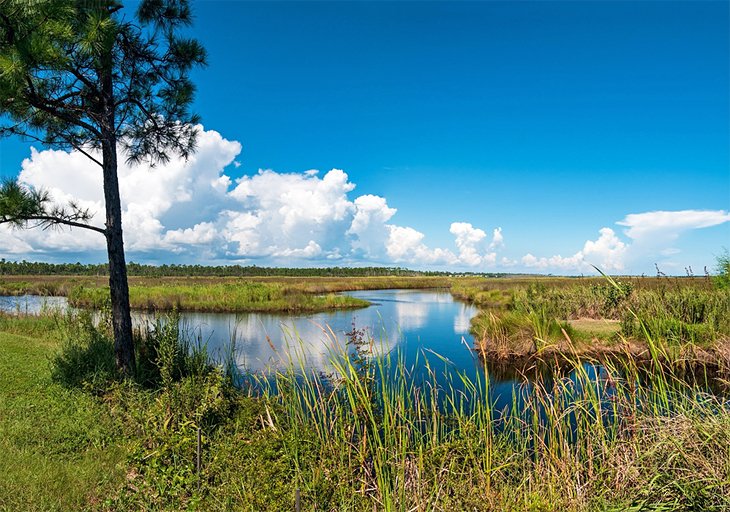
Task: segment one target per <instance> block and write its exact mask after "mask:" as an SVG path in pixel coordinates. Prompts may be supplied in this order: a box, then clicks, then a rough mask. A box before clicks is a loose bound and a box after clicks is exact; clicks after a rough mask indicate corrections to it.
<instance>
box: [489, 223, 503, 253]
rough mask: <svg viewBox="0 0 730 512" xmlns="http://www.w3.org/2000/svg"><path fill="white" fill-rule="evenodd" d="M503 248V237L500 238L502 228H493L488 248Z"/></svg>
mask: <svg viewBox="0 0 730 512" xmlns="http://www.w3.org/2000/svg"><path fill="white" fill-rule="evenodd" d="M503 246H504V236H502V228H494V232H493V233H492V242H491V243H490V244H489V248H490V249H494V248H498V247H503Z"/></svg>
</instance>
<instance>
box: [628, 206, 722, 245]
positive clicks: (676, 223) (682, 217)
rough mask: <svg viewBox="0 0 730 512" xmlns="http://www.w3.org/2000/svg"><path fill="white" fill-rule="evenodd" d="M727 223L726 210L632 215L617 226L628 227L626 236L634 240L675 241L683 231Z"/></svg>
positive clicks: (657, 212) (655, 212)
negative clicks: (655, 239)
mask: <svg viewBox="0 0 730 512" xmlns="http://www.w3.org/2000/svg"><path fill="white" fill-rule="evenodd" d="M725 222H730V213H728V212H726V211H725V210H678V211H653V212H645V213H632V214H629V215H627V216H626V218H624V220H622V221H619V222H617V223H616V224H618V225H620V226H626V227H628V229H627V230H626V236H628V237H629V238H632V239H634V240H647V239H651V238H659V239H665V240H674V239H676V238H677V237H678V236H679V235H680V234H681V233H682V232H683V231H687V230H690V229H700V228H708V227H711V226H717V225H719V224H723V223H725Z"/></svg>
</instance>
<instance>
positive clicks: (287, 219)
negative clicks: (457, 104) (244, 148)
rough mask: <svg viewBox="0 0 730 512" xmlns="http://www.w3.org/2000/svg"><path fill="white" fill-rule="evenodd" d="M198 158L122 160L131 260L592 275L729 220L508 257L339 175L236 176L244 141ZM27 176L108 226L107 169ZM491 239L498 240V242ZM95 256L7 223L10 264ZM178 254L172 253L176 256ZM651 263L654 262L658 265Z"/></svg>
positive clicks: (696, 215) (71, 237)
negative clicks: (437, 228) (411, 216)
mask: <svg viewBox="0 0 730 512" xmlns="http://www.w3.org/2000/svg"><path fill="white" fill-rule="evenodd" d="M198 143H199V147H198V151H197V152H196V153H195V154H193V155H192V156H191V157H190V158H189V159H188V160H184V159H181V158H175V157H173V158H171V159H170V161H169V162H167V163H165V164H161V165H158V166H156V167H154V168H152V167H150V166H148V165H144V164H142V165H135V166H131V165H127V164H126V163H125V158H124V155H121V154H120V155H119V162H120V165H119V180H120V193H121V198H122V216H123V226H124V232H125V247H126V249H127V251H128V252H129V253H130V258H134V259H136V260H138V261H145V260H157V259H160V260H176V261H181V260H182V261H204V262H206V263H222V262H225V261H235V262H244V263H245V262H247V263H250V262H259V261H260V262H262V263H263V264H284V265H297V264H298V263H297V262H300V261H301V262H312V263H330V264H331V263H336V264H353V263H354V264H357V263H360V262H363V263H368V264H405V265H409V266H449V267H452V268H469V269H472V270H494V269H504V270H512V271H514V270H521V269H532V270H538V271H551V272H552V271H555V272H563V273H574V272H590V271H592V270H593V268H592V265H595V266H597V267H598V268H601V269H602V270H606V271H622V270H625V269H626V268H627V267H629V266H630V265H631V264H632V262H635V261H638V260H640V259H641V258H649V257H651V258H656V257H657V256H661V257H666V258H674V257H675V256H676V255H677V254H678V253H679V248H678V246H677V244H676V243H675V242H676V241H677V239H678V238H679V237H680V235H681V234H682V233H684V232H686V231H689V230H694V229H702V228H709V227H712V226H717V225H720V224H723V223H727V222H729V221H730V213H728V212H727V211H725V210H681V211H652V212H644V213H632V214H629V215H626V217H625V218H623V219H622V220H620V221H619V222H617V224H618V225H619V226H621V227H622V228H623V229H622V230H618V232H616V231H614V229H611V228H610V227H603V228H601V229H600V230H599V232H598V236H597V237H596V238H595V239H590V240H587V241H585V242H584V243H583V244H582V247H581V246H580V245H578V246H577V247H575V248H574V249H573V250H576V249H578V250H577V251H576V252H574V253H571V252H569V253H568V255H567V256H562V255H561V254H557V255H553V256H539V255H535V254H534V253H533V252H529V253H527V254H525V255H524V256H522V257H521V258H520V257H518V256H516V255H515V254H502V253H503V252H504V247H505V243H504V236H503V232H502V228H501V227H496V228H492V230H491V231H485V230H484V229H482V228H481V227H477V226H475V225H473V224H472V223H469V222H464V221H459V222H453V223H452V224H451V225H450V228H449V233H450V234H451V235H452V236H453V245H452V246H450V247H435V246H433V245H432V244H431V243H429V241H428V240H427V237H426V235H425V234H424V233H423V232H421V231H419V230H418V229H416V228H415V227H413V226H403V225H399V224H397V222H396V220H397V219H396V215H397V209H396V208H394V207H393V206H391V205H389V204H388V201H387V199H386V198H385V197H382V196H378V195H373V194H362V195H357V194H355V192H354V191H355V184H354V183H352V182H351V181H350V180H349V177H348V175H347V173H345V172H344V171H343V170H340V169H332V170H330V171H327V172H319V171H318V170H315V169H312V170H307V171H305V172H298V173H297V172H295V173H286V172H276V171H274V170H260V171H258V172H257V173H255V174H252V175H244V176H243V177H241V178H239V179H237V180H233V179H231V177H230V175H229V174H228V173H227V169H228V168H229V167H230V168H235V167H237V163H239V160H237V158H238V157H239V155H240V153H241V145H240V144H239V143H238V142H236V141H230V140H227V139H225V138H224V137H222V136H221V135H220V134H219V133H217V132H215V131H213V130H205V129H203V127H200V134H199V139H198ZM19 179H20V181H22V182H24V183H25V184H27V185H30V186H33V187H36V188H43V189H45V190H47V191H48V192H49V193H50V194H51V196H52V198H53V199H54V200H55V201H57V202H59V203H66V202H68V201H69V200H72V199H73V200H74V201H76V202H77V203H78V204H79V206H81V207H82V208H88V209H89V210H90V211H91V212H92V213H94V214H95V217H94V219H93V221H94V223H95V224H96V225H99V226H101V225H102V224H103V221H104V198H103V189H102V179H101V171H100V169H99V167H98V166H97V165H96V164H95V163H94V162H92V161H90V160H89V159H87V158H86V157H85V156H84V155H81V154H79V153H76V152H65V151H55V150H45V151H38V150H36V149H32V150H31V154H30V156H29V158H27V159H25V160H24V161H23V162H22V166H21V170H20V174H19ZM490 235H491V236H490ZM64 254H67V255H70V256H69V257H73V258H77V257H79V256H80V255H83V254H86V255H87V256H88V255H91V254H96V259H103V257H104V255H105V247H104V240H103V237H101V236H99V234H98V233H95V232H90V231H87V230H79V229H76V230H68V229H62V230H50V231H41V230H12V229H10V228H9V227H8V226H7V225H0V257H10V258H14V259H18V258H23V257H27V258H30V259H44V258H45V259H48V258H55V259H63V255H64ZM170 255H174V257H170ZM650 261H651V262H652V263H653V262H654V261H656V260H655V259H652V260H650Z"/></svg>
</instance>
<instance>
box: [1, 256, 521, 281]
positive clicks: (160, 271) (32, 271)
mask: <svg viewBox="0 0 730 512" xmlns="http://www.w3.org/2000/svg"><path fill="white" fill-rule="evenodd" d="M127 272H128V273H129V275H130V276H145V277H186V276H200V277H265V276H272V277H371V276H372V277H378V276H442V277H443V276H453V275H474V276H486V277H501V276H506V275H508V274H501V273H473V272H459V273H454V272H439V271H418V270H410V269H407V268H401V267H325V268H283V267H258V266H256V265H249V266H242V265H222V266H207V265H176V264H172V265H167V264H166V265H159V266H157V265H142V264H140V263H134V262H132V263H129V264H128V265H127ZM107 273H108V266H107V264H105V263H102V264H82V263H40V262H32V261H25V260H23V261H6V260H5V259H0V275H74V276H99V275H106V274H107Z"/></svg>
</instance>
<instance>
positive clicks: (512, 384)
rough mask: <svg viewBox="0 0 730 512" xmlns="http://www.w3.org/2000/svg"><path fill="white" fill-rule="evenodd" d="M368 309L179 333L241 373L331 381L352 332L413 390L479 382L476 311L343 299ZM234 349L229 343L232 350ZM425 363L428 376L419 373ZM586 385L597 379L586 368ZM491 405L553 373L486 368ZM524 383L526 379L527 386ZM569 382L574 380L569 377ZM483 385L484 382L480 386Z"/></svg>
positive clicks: (42, 304) (227, 318)
mask: <svg viewBox="0 0 730 512" xmlns="http://www.w3.org/2000/svg"><path fill="white" fill-rule="evenodd" d="M347 294H348V295H351V296H353V297H357V298H362V299H365V300H368V301H370V302H371V303H372V305H371V306H370V307H367V308H363V309H356V310H341V311H331V312H324V313H315V314H304V315H289V314H267V313H239V314H229V313H195V312H187V313H182V314H181V315H180V316H181V319H180V323H181V329H182V330H183V331H184V332H186V334H187V335H188V336H190V337H192V338H193V339H195V340H197V341H199V342H200V343H203V344H205V345H206V346H207V349H208V353H209V354H210V355H211V357H212V358H213V359H216V360H219V361H222V360H224V358H226V357H227V355H228V354H230V350H231V347H232V346H234V347H235V352H234V354H235V361H236V364H237V365H238V367H239V368H240V369H242V370H246V371H250V372H266V371H268V370H274V369H283V368H286V367H287V365H289V364H292V363H293V364H295V366H296V367H299V365H300V363H301V362H302V361H303V362H304V366H306V368H307V369H312V370H316V371H321V372H324V373H330V372H332V370H333V367H332V364H331V360H332V357H333V354H334V353H337V352H338V351H339V352H340V353H342V351H343V350H350V349H351V347H348V345H347V340H348V335H347V333H348V332H351V331H353V328H354V329H357V330H358V331H360V332H361V333H363V334H364V336H366V337H368V338H370V337H372V339H373V340H374V343H373V347H374V351H375V352H376V353H379V354H386V353H387V354H390V355H391V357H392V358H396V357H399V358H401V360H402V361H403V363H404V364H405V367H406V368H411V367H413V366H416V370H415V371H414V372H412V374H411V375H412V376H413V378H414V379H415V380H416V384H419V381H422V380H425V379H428V380H434V379H435V380H436V383H437V384H439V385H442V386H445V387H447V388H453V389H455V390H456V391H459V389H460V388H461V387H462V384H461V381H460V379H459V377H458V376H457V375H456V374H455V372H454V370H457V371H458V372H459V373H461V374H462V375H464V376H466V377H467V378H468V379H470V380H471V381H474V380H475V379H476V378H477V377H481V376H482V375H483V372H484V371H485V368H484V366H483V365H482V363H481V362H480V360H479V358H478V357H477V354H476V352H474V350H473V347H474V339H473V337H472V336H471V334H470V333H469V327H470V321H471V319H472V317H473V316H474V315H475V314H476V313H477V309H476V308H475V307H474V306H472V305H469V304H465V303H462V302H459V301H456V300H454V299H453V297H452V296H451V294H450V293H449V292H448V291H446V290H370V291H353V292H347ZM48 308H56V309H61V310H63V309H65V308H67V302H66V299H65V298H63V297H38V296H21V297H0V311H6V312H11V313H30V314H35V313H38V312H41V311H42V310H43V309H48ZM152 321H154V316H153V315H152V314H150V313H145V312H133V323H134V324H135V326H138V327H140V326H144V325H145V324H146V323H148V322H152ZM232 342H235V344H234V345H232ZM426 360H427V361H428V364H429V365H430V368H431V370H432V372H433V373H432V374H431V375H428V374H427V373H426V370H425V364H424V363H425V361H426ZM584 369H585V371H586V372H587V373H588V374H589V375H590V378H591V380H593V379H595V377H596V375H597V373H600V372H602V371H603V369H602V368H601V367H600V366H598V367H595V366H593V365H588V364H586V365H584ZM487 370H488V373H489V382H490V391H491V398H492V400H493V401H494V404H493V406H494V407H495V409H496V410H501V409H504V408H509V406H510V405H511V403H512V399H513V396H515V395H521V394H522V392H523V391H525V389H524V388H525V386H527V387H531V386H532V382H534V379H535V378H537V379H539V381H540V382H541V383H542V384H543V385H545V386H546V388H547V389H550V388H551V387H552V377H553V375H552V371H550V370H549V369H547V371H540V372H538V371H536V370H537V369H536V368H532V372H526V373H527V374H528V375H525V374H523V373H522V372H521V371H520V368H516V367H514V366H511V365H495V364H488V365H487ZM526 376H529V377H530V378H529V379H528V380H526V379H525V377H526ZM568 377H569V378H572V374H571V375H569V376H568ZM482 380H483V379H482Z"/></svg>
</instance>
